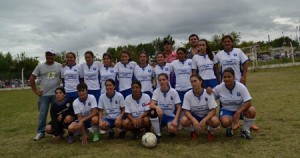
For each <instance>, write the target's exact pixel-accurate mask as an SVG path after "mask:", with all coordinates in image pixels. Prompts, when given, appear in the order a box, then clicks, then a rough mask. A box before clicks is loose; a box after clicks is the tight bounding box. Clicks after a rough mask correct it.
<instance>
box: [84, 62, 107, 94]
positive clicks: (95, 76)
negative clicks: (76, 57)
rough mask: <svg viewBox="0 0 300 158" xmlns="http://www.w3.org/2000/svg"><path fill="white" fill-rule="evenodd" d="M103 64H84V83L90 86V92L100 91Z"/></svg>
mask: <svg viewBox="0 0 300 158" xmlns="http://www.w3.org/2000/svg"><path fill="white" fill-rule="evenodd" d="M101 67H102V64H101V63H100V62H99V61H94V62H93V64H92V65H87V63H82V64H81V68H82V71H83V72H82V73H83V78H84V82H85V83H86V84H87V86H88V90H99V89H100V81H99V75H100V68H101Z"/></svg>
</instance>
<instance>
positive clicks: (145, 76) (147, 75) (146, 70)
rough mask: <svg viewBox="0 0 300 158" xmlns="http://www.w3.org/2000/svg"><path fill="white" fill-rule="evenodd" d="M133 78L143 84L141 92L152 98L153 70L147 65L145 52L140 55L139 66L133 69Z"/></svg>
mask: <svg viewBox="0 0 300 158" xmlns="http://www.w3.org/2000/svg"><path fill="white" fill-rule="evenodd" d="M134 77H135V78H136V80H138V81H140V82H141V84H143V87H142V92H143V93H146V94H148V95H149V97H152V93H153V84H152V81H153V78H154V69H153V67H152V66H151V65H149V64H148V56H147V53H146V52H145V51H143V52H142V53H141V54H140V64H139V65H137V66H136V67H135V68H134Z"/></svg>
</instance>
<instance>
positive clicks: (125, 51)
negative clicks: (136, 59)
mask: <svg viewBox="0 0 300 158" xmlns="http://www.w3.org/2000/svg"><path fill="white" fill-rule="evenodd" d="M123 53H124V54H127V55H128V56H129V59H128V62H130V61H132V59H131V55H130V53H129V52H128V51H127V50H122V51H121V53H120V57H121V56H122V54H123Z"/></svg>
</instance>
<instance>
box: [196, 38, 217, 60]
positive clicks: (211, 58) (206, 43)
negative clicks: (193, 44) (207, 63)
mask: <svg viewBox="0 0 300 158" xmlns="http://www.w3.org/2000/svg"><path fill="white" fill-rule="evenodd" d="M201 41H204V42H205V45H206V50H205V51H206V53H207V55H208V57H209V59H210V60H211V61H213V60H214V54H213V52H212V51H211V49H210V48H209V45H208V42H207V40H206V39H200V40H199V43H200V42H201Z"/></svg>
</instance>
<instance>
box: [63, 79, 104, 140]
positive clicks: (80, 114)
mask: <svg viewBox="0 0 300 158" xmlns="http://www.w3.org/2000/svg"><path fill="white" fill-rule="evenodd" d="M77 91H78V96H79V98H77V99H76V100H74V102H73V108H74V112H75V114H76V115H77V118H78V120H76V121H75V122H73V123H72V124H70V126H69V128H68V130H69V132H70V133H75V132H77V131H78V130H80V131H81V134H82V142H81V143H82V144H87V142H88V135H87V133H86V129H87V128H90V127H91V126H92V129H93V133H94V136H93V141H98V140H99V129H98V116H97V101H96V98H95V97H94V96H93V95H90V94H88V89H87V85H86V84H85V83H80V84H78V85H77Z"/></svg>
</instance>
